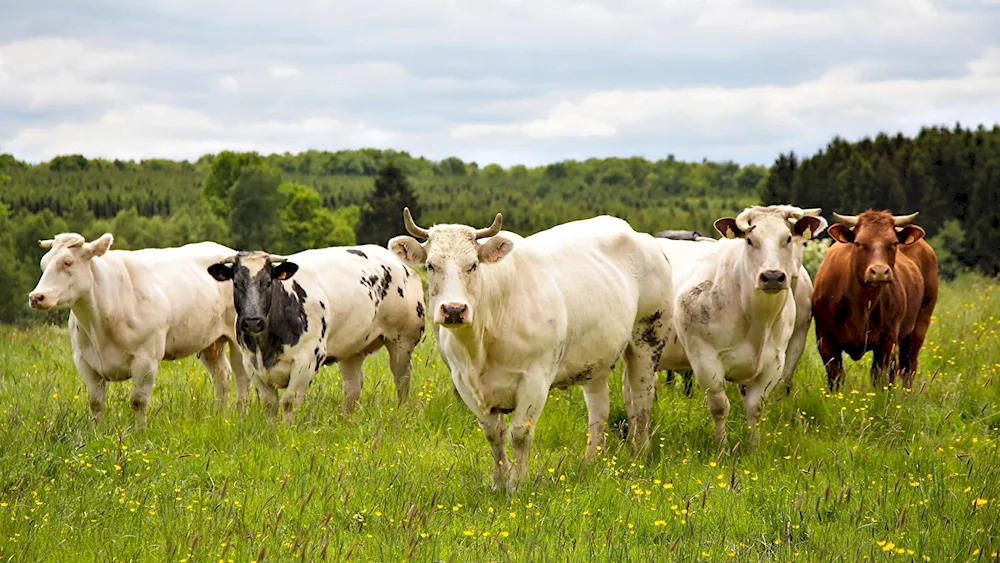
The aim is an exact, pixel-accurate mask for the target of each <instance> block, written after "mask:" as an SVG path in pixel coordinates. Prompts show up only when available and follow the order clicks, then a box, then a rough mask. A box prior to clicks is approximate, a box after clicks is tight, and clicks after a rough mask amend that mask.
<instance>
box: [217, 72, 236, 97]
mask: <svg viewBox="0 0 1000 563" xmlns="http://www.w3.org/2000/svg"><path fill="white" fill-rule="evenodd" d="M219 86H222V89H223V90H225V91H226V92H229V93H230V94H239V92H240V83H239V82H238V81H237V80H236V78H235V77H233V76H230V75H226V76H223V77H222V78H220V79H219Z"/></svg>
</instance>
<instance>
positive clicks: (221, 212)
mask: <svg viewBox="0 0 1000 563" xmlns="http://www.w3.org/2000/svg"><path fill="white" fill-rule="evenodd" d="M261 164H263V159H262V158H261V157H260V155H259V154H257V153H255V152H246V153H236V152H231V151H223V152H220V153H219V154H218V156H216V157H215V159H214V160H213V161H212V165H211V167H210V168H209V172H208V175H207V176H205V180H204V182H203V183H202V188H201V195H202V197H203V198H204V199H205V202H206V203H207V204H208V206H209V208H210V209H211V210H212V211H213V212H214V213H215V214H216V215H218V216H219V217H228V216H229V201H230V192H231V191H232V189H233V186H235V185H236V182H237V180H239V179H240V175H242V174H243V171H244V169H246V168H248V167H253V166H260V165H261Z"/></svg>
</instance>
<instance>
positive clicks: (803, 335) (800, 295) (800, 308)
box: [656, 205, 827, 396]
mask: <svg viewBox="0 0 1000 563" xmlns="http://www.w3.org/2000/svg"><path fill="white" fill-rule="evenodd" d="M757 209H765V208H757ZM766 209H771V210H773V211H774V212H777V213H783V214H785V216H786V219H787V220H788V223H789V226H790V227H791V228H792V245H793V255H794V261H795V265H796V267H795V273H794V274H792V283H791V286H792V295H793V297H794V300H795V323H794V327H793V329H792V337H791V339H790V340H789V341H788V348H787V350H786V351H785V366H784V369H783V372H782V377H781V380H782V385H781V386H780V387H779V389H778V391H780V392H781V393H783V394H787V393H788V392H789V391H790V390H791V387H792V376H793V375H794V374H795V368H796V367H797V366H798V364H799V359H800V358H801V357H802V353H803V352H804V351H805V346H806V339H807V337H808V336H809V324H810V322H811V321H812V293H813V285H812V280H811V279H810V277H809V272H807V271H806V269H805V266H803V265H802V259H803V253H804V250H805V244H806V240H807V239H806V238H805V237H803V236H802V234H798V233H796V232H795V231H794V226H795V224H796V223H797V222H798V221H799V220H800V219H802V218H803V217H816V219H817V220H818V221H819V226H817V227H816V229H815V230H814V231H811V232H810V233H809V238H812V237H815V236H817V235H819V234H820V233H822V232H823V230H824V229H826V227H827V222H826V219H824V218H823V217H822V216H820V213H821V212H822V209H820V208H818V207H816V208H810V209H802V208H799V207H795V206H791V205H775V206H771V207H769V208H766ZM665 232H671V231H665ZM680 232H685V231H680ZM656 236H657V238H661V239H669V240H660V241H659V242H660V246H662V247H663V251H664V253H666V255H667V258H669V259H670V263H671V265H672V266H673V271H674V287H675V288H679V287H681V286H682V285H683V284H684V282H686V281H687V280H688V279H689V278H690V277H691V275H692V274H693V273H694V270H695V269H696V266H697V265H698V264H699V263H700V261H701V260H704V259H705V258H706V257H708V256H711V255H713V254H714V253H716V252H718V251H719V250H720V249H722V248H725V245H719V244H708V245H706V244H704V242H718V241H716V240H715V239H710V238H705V237H700V236H699V237H698V238H696V239H683V238H681V239H674V238H671V237H661V236H660V234H657V235H656ZM693 240H696V241H699V243H697V244H696V243H694V242H691V241H693ZM675 241H683V242H675ZM669 357H670V354H665V355H664V359H665V360H666V359H668V358H669ZM677 363H678V364H680V365H684V364H685V363H686V360H681V361H679V362H677ZM682 375H683V381H684V393H685V394H686V395H688V396H690V395H691V388H692V383H693V373H692V372H691V370H690V369H686V370H684V371H683V372H682ZM672 376H673V370H667V383H670V382H672V380H673V377H672Z"/></svg>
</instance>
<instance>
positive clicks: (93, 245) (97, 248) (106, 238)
mask: <svg viewBox="0 0 1000 563" xmlns="http://www.w3.org/2000/svg"><path fill="white" fill-rule="evenodd" d="M114 241H115V237H114V236H113V235H112V234H111V233H104V234H103V235H101V238H99V239H97V240H95V241H93V242H88V243H87V244H85V245H83V250H84V253H85V255H87V257H89V258H92V257H94V256H104V253H106V252H107V251H108V249H110V248H111V243H113V242H114Z"/></svg>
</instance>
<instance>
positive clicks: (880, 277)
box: [830, 210, 924, 285]
mask: <svg viewBox="0 0 1000 563" xmlns="http://www.w3.org/2000/svg"><path fill="white" fill-rule="evenodd" d="M918 213H919V212H918ZM833 216H834V217H835V218H836V219H837V221H838V223H836V224H834V225H833V226H831V227H830V236H831V237H833V238H834V240H836V241H837V242H840V243H844V244H851V245H853V246H854V247H853V248H852V249H851V270H852V271H853V272H854V274H855V276H857V278H858V281H860V282H861V283H862V284H872V285H882V284H888V283H892V282H893V279H894V276H893V269H894V268H895V267H896V249H897V247H899V245H901V244H913V243H915V242H917V241H918V240H920V239H922V238H923V237H924V230H923V229H921V228H920V227H918V226H916V225H910V223H912V222H913V220H914V219H915V218H916V217H917V213H912V214H910V215H902V216H895V215H893V214H891V213H889V212H888V211H871V210H869V211H865V212H864V213H862V214H861V215H839V214H837V213H834V214H833Z"/></svg>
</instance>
